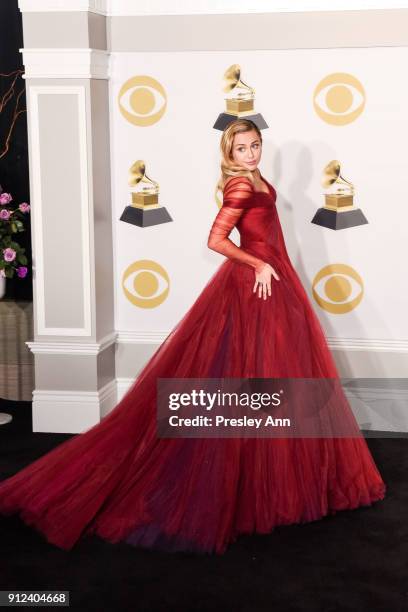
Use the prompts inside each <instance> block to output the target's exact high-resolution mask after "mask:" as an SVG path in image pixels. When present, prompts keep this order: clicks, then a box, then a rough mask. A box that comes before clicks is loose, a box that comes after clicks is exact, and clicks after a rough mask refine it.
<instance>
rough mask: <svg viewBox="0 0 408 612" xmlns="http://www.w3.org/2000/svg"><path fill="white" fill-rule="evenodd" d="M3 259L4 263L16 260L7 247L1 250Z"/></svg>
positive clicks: (13, 251) (13, 253) (10, 249)
mask: <svg viewBox="0 0 408 612" xmlns="http://www.w3.org/2000/svg"><path fill="white" fill-rule="evenodd" d="M3 257H4V261H14V260H15V258H16V252H15V250H14V249H12V248H11V247H7V249H3Z"/></svg>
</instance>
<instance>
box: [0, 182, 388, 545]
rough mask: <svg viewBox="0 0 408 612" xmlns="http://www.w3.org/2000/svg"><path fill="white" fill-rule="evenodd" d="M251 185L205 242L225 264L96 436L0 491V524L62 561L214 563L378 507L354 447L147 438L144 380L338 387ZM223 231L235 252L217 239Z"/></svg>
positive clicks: (364, 457) (331, 441) (231, 192)
mask: <svg viewBox="0 0 408 612" xmlns="http://www.w3.org/2000/svg"><path fill="white" fill-rule="evenodd" d="M262 178H263V177H262ZM263 181H264V184H265V185H267V187H268V192H267V193H266V192H263V191H255V189H254V187H253V186H252V183H251V182H250V181H249V179H247V178H245V177H243V178H242V177H234V178H232V179H230V180H229V181H228V183H227V185H226V188H225V190H224V199H223V206H222V208H221V209H220V211H219V213H218V215H217V217H216V219H215V221H214V224H213V226H212V228H211V232H210V237H209V242H208V245H209V246H210V248H213V249H215V250H217V251H219V252H220V253H224V254H225V255H226V256H227V259H226V260H225V261H224V262H223V263H222V264H221V265H220V267H219V268H218V270H217V271H216V272H215V274H214V275H213V276H212V278H211V279H210V280H209V282H208V283H207V284H206V286H205V287H204V289H203V291H202V292H201V294H200V295H199V296H198V298H197V299H196V301H195V302H194V303H193V305H192V306H191V308H190V309H189V310H188V312H187V313H186V314H185V316H184V317H183V318H182V319H181V320H180V321H179V323H178V324H177V325H176V326H175V328H174V329H173V330H172V331H171V333H170V334H169V335H168V336H167V338H166V339H165V340H164V342H163V343H162V344H161V345H160V347H159V348H158V349H157V350H156V352H155V353H154V354H153V356H152V357H151V359H150V360H149V361H148V363H147V364H146V365H145V367H144V368H143V369H142V371H141V372H140V374H139V375H138V377H137V378H136V379H135V381H134V383H133V385H132V386H131V387H130V389H129V390H128V391H127V393H126V394H125V395H124V397H123V398H122V399H121V401H120V402H119V404H118V405H117V406H116V407H115V408H114V409H113V410H112V411H111V412H110V413H109V414H108V415H107V416H106V417H104V418H103V419H102V421H101V422H100V423H98V424H97V425H95V426H94V427H92V428H90V429H89V430H87V431H85V432H84V433H81V434H77V435H75V436H73V437H72V438H70V439H69V440H67V441H66V442H64V443H63V444H61V445H59V446H57V447H56V448H54V449H53V450H52V451H50V452H48V453H47V454H46V455H44V456H43V457H41V458H39V459H38V460H36V461H34V462H33V463H31V464H30V465H28V466H27V467H25V468H24V469H22V470H21V471H19V472H18V473H17V474H15V475H14V476H12V477H10V478H8V479H7V480H5V481H3V482H2V483H1V484H0V512H1V513H3V514H6V515H8V514H12V513H19V514H20V516H21V518H22V519H23V520H24V521H25V522H26V523H27V524H29V525H31V526H33V527H34V528H36V529H37V530H39V531H40V532H42V533H43V534H44V536H45V537H46V538H47V540H48V541H49V542H51V543H53V544H55V545H57V546H59V547H61V548H64V549H70V548H71V547H72V546H73V545H74V544H75V543H76V542H77V541H78V540H79V539H80V538H82V537H83V536H85V535H86V534H97V535H98V536H100V537H101V538H104V539H106V540H108V541H110V542H118V541H125V542H128V543H129V544H132V545H135V546H141V547H145V548H152V549H162V550H172V551H176V550H185V551H196V552H203V553H211V552H215V553H218V554H220V553H223V552H224V551H225V550H226V548H227V546H228V545H229V544H230V543H231V542H233V541H234V540H235V539H236V538H237V536H238V535H239V534H243V533H246V534H249V533H254V532H256V533H268V532H270V531H272V530H273V528H274V527H275V526H277V525H284V524H286V525H288V524H292V523H303V522H308V521H313V520H317V519H320V518H322V517H324V516H326V515H329V514H335V513H336V511H338V510H343V509H352V508H357V507H358V506H363V505H366V506H367V505H370V504H372V503H373V502H374V501H376V500H380V499H382V498H383V497H384V495H385V490H386V486H385V484H384V482H383V480H382V478H381V475H380V473H379V471H378V469H377V467H376V465H375V463H374V460H373V458H372V455H371V453H370V451H369V449H368V447H367V444H366V441H365V440H364V438H363V437H362V436H361V438H359V437H354V438H314V439H313V438H281V439H278V438H270V439H259V438H249V439H243V438H219V439H209V438H189V439H188V438H176V439H168V438H167V439H166V438H158V437H157V434H156V379H157V378H158V377H162V378H171V377H175V378H211V377H248V378H260V377H262V378H269V377H270V378H274V377H288V378H290V377H302V378H325V377H327V378H335V377H338V373H337V370H336V367H335V364H334V360H333V357H332V355H331V353H330V350H329V348H328V346H327V342H326V339H325V336H324V333H323V331H322V328H321V326H320V323H319V321H318V319H317V316H316V314H315V313H314V311H313V308H312V306H311V304H310V302H309V299H308V297H307V294H306V292H305V290H304V289H303V287H302V284H301V282H300V280H299V277H298V275H297V274H296V271H295V270H294V268H293V266H292V264H291V262H290V260H289V257H288V253H287V251H286V248H285V242H284V238H283V234H282V229H281V225H280V222H279V218H278V214H277V209H276V205H275V202H276V191H275V189H274V188H273V187H272V185H270V184H269V183H268V182H267V181H265V179H263ZM233 227H237V228H238V230H239V233H240V238H241V246H240V247H238V246H236V245H234V244H233V242H232V241H230V240H229V238H228V236H229V234H230V232H231V230H232V228H233ZM264 262H269V263H270V264H271V265H272V266H273V267H274V268H275V270H276V271H277V273H278V275H279V278H280V280H279V281H277V280H274V279H273V278H272V295H271V296H269V297H267V299H266V300H264V299H262V298H259V297H258V296H257V295H256V294H254V293H253V286H254V281H255V273H254V270H260V269H261V268H262V266H263V265H264ZM350 410H351V409H350ZM353 418H354V417H353Z"/></svg>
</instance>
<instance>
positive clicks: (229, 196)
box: [207, 177, 265, 272]
mask: <svg viewBox="0 0 408 612" xmlns="http://www.w3.org/2000/svg"><path fill="white" fill-rule="evenodd" d="M252 190H253V187H252V183H251V182H250V180H249V179H247V178H246V177H234V178H232V179H229V180H228V182H227V184H226V186H225V188H224V194H223V204H222V208H221V209H220V210H219V212H218V214H217V216H216V218H215V220H214V223H213V224H212V227H211V230H210V234H209V236H208V241H207V246H208V248H209V249H211V250H213V251H217V252H218V253H221V254H222V255H225V256H226V257H228V258H229V259H232V260H233V261H237V262H240V263H243V264H246V265H247V266H250V267H251V268H253V269H254V270H255V271H256V272H260V271H261V270H262V268H263V267H264V265H265V262H264V261H263V260H262V259H259V258H258V257H255V256H254V255H251V254H250V253H248V252H247V251H244V249H242V248H241V247H238V246H237V245H236V244H234V243H233V242H232V240H230V239H229V238H228V236H229V235H230V233H231V231H232V230H233V228H234V227H235V226H236V224H237V223H238V221H239V219H240V218H241V216H242V214H243V213H244V211H245V209H246V208H248V206H249V202H250V199H251V195H252Z"/></svg>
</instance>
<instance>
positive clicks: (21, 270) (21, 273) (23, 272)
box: [17, 266, 27, 278]
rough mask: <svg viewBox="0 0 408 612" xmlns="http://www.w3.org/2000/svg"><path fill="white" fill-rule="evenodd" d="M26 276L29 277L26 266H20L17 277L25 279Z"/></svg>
mask: <svg viewBox="0 0 408 612" xmlns="http://www.w3.org/2000/svg"><path fill="white" fill-rule="evenodd" d="M26 275H27V268H26V266H19V267H18V268H17V276H19V277H20V278H24V277H25V276H26Z"/></svg>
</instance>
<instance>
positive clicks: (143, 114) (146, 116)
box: [118, 75, 167, 127]
mask: <svg viewBox="0 0 408 612" xmlns="http://www.w3.org/2000/svg"><path fill="white" fill-rule="evenodd" d="M156 97H157V98H158V100H156ZM160 98H161V99H160ZM118 104H119V110H120V112H121V113H122V115H123V116H124V117H125V119H127V120H128V121H129V122H130V123H133V125H140V126H142V127H146V126H148V125H153V123H157V121H159V120H160V119H161V118H162V117H163V115H164V112H165V110H166V107H167V95H166V91H165V89H164V87H163V85H161V83H159V81H156V79H154V78H153V77H150V76H147V75H139V76H134V77H132V78H131V79H128V80H127V81H126V83H123V85H122V87H121V88H120V91H119V94H118Z"/></svg>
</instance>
